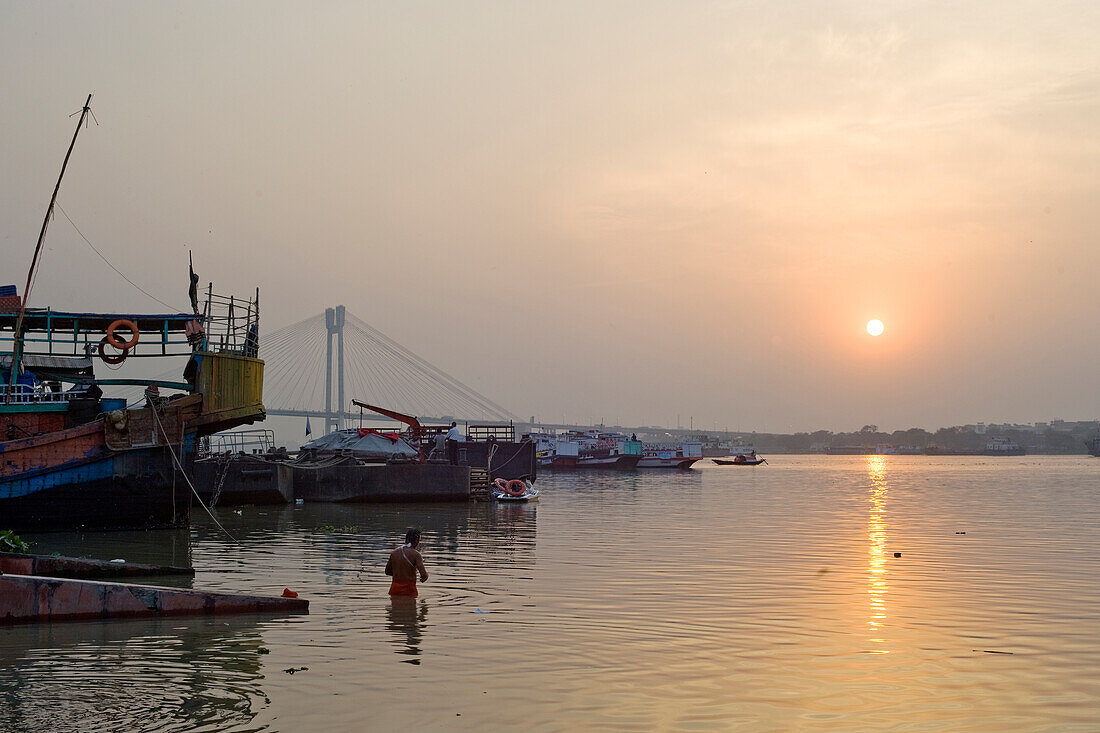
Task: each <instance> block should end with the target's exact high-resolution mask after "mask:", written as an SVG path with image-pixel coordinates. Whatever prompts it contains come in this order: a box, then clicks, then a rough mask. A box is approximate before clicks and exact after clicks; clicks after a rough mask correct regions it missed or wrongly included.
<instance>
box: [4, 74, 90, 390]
mask: <svg viewBox="0 0 1100 733" xmlns="http://www.w3.org/2000/svg"><path fill="white" fill-rule="evenodd" d="M91 105H92V95H91V94H89V95H88V100H87V101H86V102H84V108H83V109H81V110H80V120H79V121H78V122H77V123H76V132H74V133H73V139H72V142H70V143H69V149H68V150H67V151H66V152H65V160H64V162H62V163H61V173H60V174H59V175H58V176H57V183H56V184H55V185H54V187H53V196H51V197H50V205H49V206H48V207H46V217H45V218H44V219H43V220H42V231H40V232H39V233H38V244H36V245H35V247H34V256H33V257H31V267H30V269H29V270H28V271H27V285H26V287H24V288H23V300H22V301H21V302H20V304H19V318H18V319H16V321H15V334H14V342H13V348H12V354H11V357H12V359H11V373H10V375H9V378H8V390H7V396H6V397H5V402H11V398H12V394H13V393H14V392H15V378H16V375H17V374H18V373H19V367H20V364H21V363H22V361H23V316H24V315H25V314H26V312H27V302H28V301H29V300H30V297H31V288H32V287H33V286H34V271H35V269H36V268H37V267H38V257H39V255H40V254H41V253H42V243H43V242H45V241H46V229H47V228H48V227H49V226H50V218H51V217H52V216H53V207H54V204H56V203H57V192H58V191H60V190H61V179H62V178H64V177H65V169H66V168H68V167H69V156H71V155H72V154H73V148H74V147H75V146H76V136H77V135H79V134H80V128H81V127H83V126H84V121H85V120H86V119H87V118H88V114H89V113H91V111H92V107H91Z"/></svg>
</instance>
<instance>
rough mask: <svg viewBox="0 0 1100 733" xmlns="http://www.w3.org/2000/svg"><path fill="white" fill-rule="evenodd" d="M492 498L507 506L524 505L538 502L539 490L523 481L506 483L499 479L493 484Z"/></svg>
mask: <svg viewBox="0 0 1100 733" xmlns="http://www.w3.org/2000/svg"><path fill="white" fill-rule="evenodd" d="M492 496H493V498H494V499H495V500H497V501H499V502H503V503H505V504H507V503H519V504H523V503H526V502H529V501H537V500H538V498H539V492H538V489H535V488H532V487H531V485H530V484H528V483H527V482H526V481H523V480H521V479H513V480H511V481H505V480H504V479H499V478H498V479H496V480H495V481H494V482H493V491H492Z"/></svg>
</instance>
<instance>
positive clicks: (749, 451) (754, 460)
mask: <svg viewBox="0 0 1100 733" xmlns="http://www.w3.org/2000/svg"><path fill="white" fill-rule="evenodd" d="M733 451H734V452H733V453H732V454H731V455H730V457H729V458H712V459H711V460H712V461H714V462H715V463H717V464H718V465H719V466H759V465H760V464H761V463H767V461H766V460H764V459H763V458H761V457H760V456H758V455H756V448H754V447H752V446H751V445H745V444H744V443H742V442H741V441H738V442H737V445H735V446H733Z"/></svg>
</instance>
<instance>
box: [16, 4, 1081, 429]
mask: <svg viewBox="0 0 1100 733" xmlns="http://www.w3.org/2000/svg"><path fill="white" fill-rule="evenodd" d="M0 19H2V23H0V60H2V63H3V67H4V68H5V69H6V70H7V71H8V73H6V74H4V75H3V77H2V78H0V94H2V95H3V96H2V98H3V100H4V104H3V105H2V106H0V121H2V124H3V130H4V132H5V134H4V135H3V137H2V139H0V161H2V165H3V170H4V172H5V175H4V176H3V177H2V180H0V187H2V188H0V213H2V216H3V222H4V224H3V226H2V227H0V242H2V247H3V252H4V254H5V262H6V263H7V267H5V269H4V275H3V276H2V277H0V284H8V283H13V284H18V286H19V288H20V292H22V288H23V283H24V280H25V278H26V269H27V266H28V265H29V263H30V258H31V254H32V251H33V248H34V243H35V240H36V238H37V236H38V230H39V227H40V226H41V222H42V216H43V214H44V212H45V208H46V205H47V203H48V201H49V195H50V193H51V191H52V188H53V185H54V182H55V180H56V176H57V173H58V169H59V167H60V164H61V160H62V157H63V155H64V152H65V147H66V146H67V145H68V142H69V139H70V138H71V136H72V129H73V125H74V124H75V121H74V118H70V117H69V115H70V113H72V112H74V111H75V110H77V109H79V107H80V105H81V104H82V103H83V102H84V99H85V98H86V96H87V94H88V93H89V92H92V93H94V95H95V96H94V98H93V100H92V109H93V111H94V113H95V117H96V119H97V121H98V126H97V125H96V124H95V123H93V124H92V125H91V126H90V128H89V129H88V130H86V131H84V132H82V133H81V138H80V141H79V142H78V143H77V146H76V149H75V152H74V154H73V158H72V160H71V162H70V164H69V169H68V172H67V173H66V178H65V181H64V184H63V186H62V189H61V194H60V197H59V204H60V206H61V207H62V209H63V211H64V215H62V214H61V213H60V212H59V214H58V216H57V217H56V218H55V220H54V221H53V222H52V224H51V225H50V230H49V234H48V236H47V240H46V251H45V258H44V261H43V263H42V265H41V269H40V271H39V275H38V279H37V283H36V285H35V288H34V291H33V292H32V297H31V302H30V305H31V306H45V305H51V306H53V307H55V308H59V309H80V310H106V311H127V310H132V311H158V310H163V306H161V305H160V304H158V303H155V302H154V301H151V300H150V299H149V298H147V297H146V296H145V295H143V294H141V293H140V292H138V291H137V290H135V289H134V288H132V287H131V286H130V285H128V284H127V283H125V282H124V281H123V280H121V279H120V278H119V277H118V275H116V274H115V273H114V272H113V271H111V270H110V269H109V268H108V267H107V266H106V265H105V264H104V263H103V262H102V261H101V260H100V259H99V258H98V257H97V256H96V254H95V253H94V252H92V251H91V249H90V248H89V247H88V246H87V245H86V244H85V243H84V242H83V241H82V240H81V237H80V234H78V233H77V231H76V230H75V229H74V227H73V226H72V225H71V224H70V223H69V221H68V220H67V218H66V215H67V217H71V219H72V221H73V222H74V223H75V224H76V226H77V227H79V228H80V231H81V232H83V235H84V236H86V237H87V238H88V240H90V241H91V242H92V243H93V244H94V245H95V246H96V247H97V248H99V249H100V251H102V252H103V254H104V255H105V256H106V257H107V258H108V259H110V260H111V262H112V263H114V264H115V265H116V266H117V267H118V268H119V269H121V270H122V271H123V272H125V273H126V275H127V276H129V277H130V278H131V279H133V280H134V281H135V282H137V283H138V284H139V285H141V287H143V288H144V289H145V290H148V291H149V292H151V293H153V294H154V295H156V296H157V297H159V298H161V299H163V300H164V301H166V302H168V303H171V304H174V305H175V306H176V307H178V308H180V309H184V308H185V307H186V295H185V292H186V286H187V279H186V275H187V251H188V250H189V249H191V250H193V251H194V254H195V263H196V270H197V271H198V273H199V275H200V276H201V277H202V279H203V283H204V284H205V282H206V281H207V280H208V279H213V280H214V283H215V288H216V289H218V290H221V291H222V292H226V293H237V294H241V295H245V296H247V295H248V294H250V293H251V292H252V291H253V288H254V287H256V286H259V287H260V290H261V299H262V303H263V311H264V326H263V328H264V332H266V333H271V332H272V331H273V330H275V329H277V328H279V327H280V326H284V325H286V324H289V323H292V322H295V321H298V320H300V319H302V318H305V317H307V316H311V315H314V314H315V313H317V312H319V311H322V310H323V309H324V308H326V307H328V306H333V305H336V304H344V305H346V306H347V307H348V309H349V310H350V311H351V312H353V313H355V314H356V315H358V316H359V317H361V318H362V319H364V320H365V321H367V322H369V323H370V324H372V325H373V326H375V327H377V328H378V329H380V330H381V331H383V332H385V333H386V334H388V335H389V336H391V337H392V338H394V339H396V340H397V341H399V342H401V343H402V344H404V345H405V346H406V347H408V348H409V349H411V350H412V351H413V352H415V353H417V354H419V355H421V356H423V357H424V358H426V359H427V360H428V361H430V362H432V363H434V364H436V365H437V366H439V367H441V368H442V369H444V370H445V371H447V372H449V373H450V374H453V375H454V376H455V377H457V378H458V379H460V380H462V381H463V382H465V383H466V384H468V385H470V386H471V387H473V388H475V389H477V390H478V391H480V392H482V393H483V394H485V395H487V396H489V397H490V398H491V399H493V400H494V401H496V402H498V403H500V404H502V405H504V406H506V407H507V408H508V409H510V410H511V411H512V412H514V413H516V414H518V415H520V416H521V417H523V418H527V417H528V416H530V415H534V416H536V417H537V418H538V419H539V420H543V421H547V422H559V421H560V422H570V423H574V422H575V423H589V424H594V423H597V422H600V421H601V420H602V421H604V422H606V423H608V424H612V423H619V424H624V425H649V424H664V425H667V426H673V425H675V424H676V423H677V416H679V421H680V423H681V424H683V425H685V426H686V425H687V424H688V422H689V419H693V420H694V424H695V426H696V427H697V428H699V429H700V430H706V429H714V428H718V429H723V428H727V427H728V428H730V429H734V428H740V429H742V430H745V431H748V430H753V429H755V430H761V431H763V430H765V429H766V430H767V431H769V432H794V431H813V430H817V429H830V430H837V431H839V430H858V429H859V428H860V426H862V425H864V424H876V425H878V426H880V427H881V428H882V429H884V430H894V429H904V428H909V427H922V428H925V429H930V430H935V429H936V428H938V427H943V426H949V425H956V424H965V423H973V422H977V421H985V422H1020V423H1030V422H1034V421H1037V420H1042V421H1045V420H1050V419H1052V418H1064V419H1066V420H1084V419H1095V418H1096V417H1098V416H1100V394H1098V393H1097V391H1096V390H1094V389H1090V386H1089V385H1092V384H1094V383H1095V381H1096V380H1095V374H1096V365H1097V363H1098V358H1100V343H1098V342H1097V340H1096V339H1095V338H1094V334H1095V333H1097V331H1098V328H1100V305H1098V303H1097V299H1096V297H1095V294H1094V290H1095V286H1094V278H1095V273H1096V272H1097V271H1100V249H1098V248H1097V247H1096V246H1094V240H1095V236H1096V235H1095V232H1097V231H1098V230H1100V211H1098V209H1097V206H1096V203H1095V202H1096V201H1097V199H1098V196H1097V194H1098V193H1100V191H1098V182H1097V176H1096V173H1095V172H1096V171H1097V170H1100V143H1098V140H1097V136H1096V133H1095V130H1096V129H1097V122H1098V121H1100V37H1098V36H1100V34H1098V29H1100V6H1098V5H1097V4H1095V3H1087V2H1067V3H1059V4H1057V5H1053V4H1049V3H1040V2H1015V3H1007V4H1006V3H993V2H974V3H968V4H965V5H957V4H949V3H935V2H919V3H917V2H899V3H890V4H888V5H887V4H882V3H876V2H870V1H869V0H865V1H861V2H855V1H853V2H832V3H792V4H789V5H785V6H781V7H777V6H774V5H772V4H768V3H761V2H750V3H703V2H697V3H622V2H615V3H601V4H596V5H591V4H587V3H577V2H556V3H529V4H519V5H511V4H504V3H492V2H468V3H461V4H448V3H426V2H413V3H401V4H389V3H320V4H305V3H286V2H273V3H256V2H241V3H233V4H221V3H210V2H199V3H187V4H182V3H181V4H160V3H156V4H150V3H140V2H101V3H94V4H93V3H88V4H85V3H75V2H73V3H62V2H46V3H38V2H25V1H23V0H17V1H14V2H8V3H5V4H4V6H3V8H2V9H0ZM871 319H881V321H882V322H883V324H884V325H885V330H884V332H883V334H882V335H881V336H877V337H874V336H870V335H869V334H868V332H867V330H866V328H865V326H866V324H867V323H868V321H870V320H871ZM261 356H263V342H262V340H261ZM352 396H354V395H352ZM394 407H396V408H397V409H400V407H401V406H400V405H395V406H394Z"/></svg>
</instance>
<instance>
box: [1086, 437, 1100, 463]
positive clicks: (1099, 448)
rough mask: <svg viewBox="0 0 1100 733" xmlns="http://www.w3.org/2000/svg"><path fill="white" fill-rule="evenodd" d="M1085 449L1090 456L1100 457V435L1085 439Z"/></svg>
mask: <svg viewBox="0 0 1100 733" xmlns="http://www.w3.org/2000/svg"><path fill="white" fill-rule="evenodd" d="M1085 450H1087V451H1088V452H1089V455H1090V456H1095V457H1096V458H1100V436H1094V437H1092V438H1089V439H1088V440H1086V441H1085Z"/></svg>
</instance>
